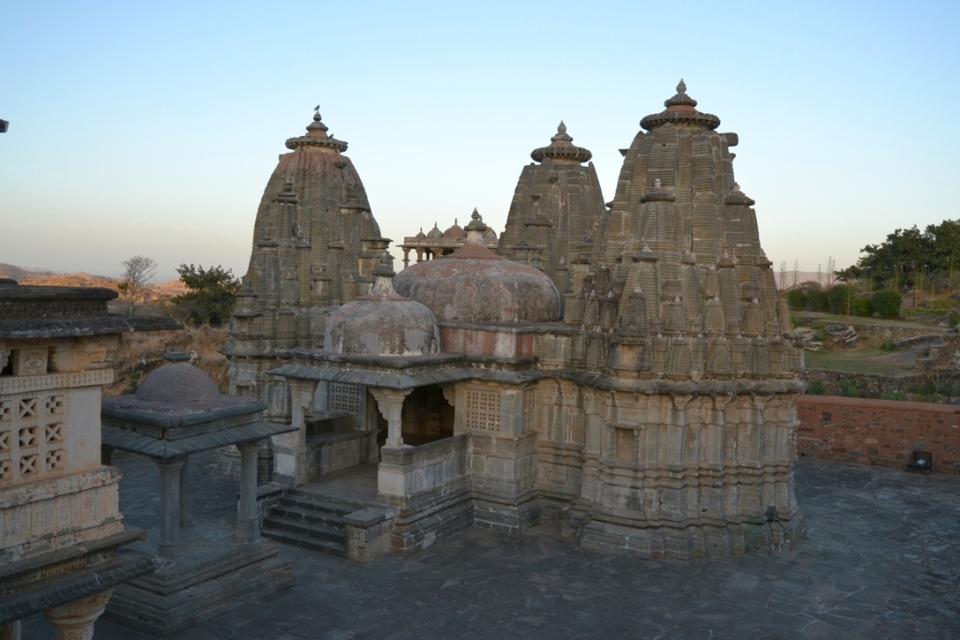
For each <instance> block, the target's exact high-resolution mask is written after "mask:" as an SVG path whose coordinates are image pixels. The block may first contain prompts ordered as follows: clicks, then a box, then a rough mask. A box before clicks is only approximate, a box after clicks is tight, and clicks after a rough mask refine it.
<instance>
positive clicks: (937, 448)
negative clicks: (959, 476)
mask: <svg viewBox="0 0 960 640" xmlns="http://www.w3.org/2000/svg"><path fill="white" fill-rule="evenodd" d="M797 417H798V418H799V419H800V428H799V429H798V430H797V453H798V454H799V455H801V456H809V457H811V458H824V459H828V460H844V461H847V462H859V463H861V464H878V465H883V466H888V467H903V466H904V465H905V464H906V463H907V462H908V461H910V460H912V459H913V451H914V450H920V451H929V452H931V453H933V470H934V472H936V473H957V472H958V471H960V407H957V406H954V405H949V404H930V403H925V402H894V401H891V400H868V399H864V398H840V397H837V396H801V398H800V402H799V403H798V405H797Z"/></svg>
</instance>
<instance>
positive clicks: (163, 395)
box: [133, 362, 220, 404]
mask: <svg viewBox="0 0 960 640" xmlns="http://www.w3.org/2000/svg"><path fill="white" fill-rule="evenodd" d="M133 395H134V396H135V397H136V399H137V400H140V401H141V402H166V403H170V404H180V403H186V402H213V401H216V400H218V399H219V398H220V389H219V388H218V387H217V383H216V382H214V381H213V378H211V377H210V376H208V375H207V374H206V373H205V372H203V371H201V370H200V369H198V368H196V367H195V366H193V365H192V364H190V363H189V362H171V363H170V364H165V365H163V366H162V367H159V368H157V369H154V370H153V371H151V372H150V373H148V374H147V376H146V377H145V378H144V379H143V381H141V382H140V385H139V386H138V387H137V390H136V392H134V394H133Z"/></svg>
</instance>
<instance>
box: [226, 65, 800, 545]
mask: <svg viewBox="0 0 960 640" xmlns="http://www.w3.org/2000/svg"><path fill="white" fill-rule="evenodd" d="M665 107H666V108H665V109H664V110H663V111H661V112H659V113H655V114H652V115H648V116H646V117H644V118H643V119H642V120H641V122H640V126H641V128H642V131H640V132H638V133H637V134H636V136H635V137H634V139H633V142H632V144H631V145H630V147H629V148H628V149H626V150H623V151H622V153H623V155H624V161H623V167H622V169H621V172H620V178H619V180H618V183H617V190H616V193H615V195H614V198H613V200H612V201H611V202H610V203H608V204H604V200H603V196H602V194H601V190H600V185H599V182H598V181H597V177H596V173H595V171H594V168H593V166H592V164H587V165H585V164H584V163H585V162H587V161H589V159H590V157H591V154H590V152H589V151H588V150H586V149H585V148H582V147H577V146H574V145H573V144H572V138H571V137H570V136H569V135H567V133H566V126H565V125H564V124H563V123H561V125H560V127H559V130H558V132H557V134H556V135H555V136H554V137H553V138H552V139H551V144H550V145H549V146H546V147H543V148H540V149H537V150H535V151H534V152H533V154H532V157H533V159H534V160H535V161H536V162H535V164H531V165H528V166H526V167H524V168H523V170H522V172H521V175H520V180H519V182H518V184H517V188H516V193H515V196H514V199H513V202H512V204H511V207H510V211H509V215H508V220H507V227H506V229H505V230H504V231H503V233H502V234H501V235H500V238H499V246H498V250H497V251H496V252H494V251H491V250H490V248H489V244H490V243H489V238H490V234H489V233H488V232H487V231H488V228H487V226H486V225H485V224H484V223H483V222H482V219H481V218H480V216H479V214H478V213H477V212H474V215H473V216H472V220H471V221H470V223H469V224H467V225H465V227H464V233H465V234H466V238H465V239H464V241H463V244H462V245H458V248H456V250H454V251H453V252H452V253H448V254H447V255H433V256H432V258H433V259H430V260H425V261H421V262H417V263H416V264H413V265H410V266H409V267H408V268H407V269H405V270H404V271H403V272H401V273H399V274H395V273H394V271H393V267H392V260H391V259H390V258H389V256H388V255H387V254H386V252H385V249H386V247H387V244H388V242H389V241H388V240H385V239H383V238H381V237H380V234H379V232H378V231H377V226H376V223H375V221H374V220H373V218H372V216H371V214H370V210H369V206H368V205H367V203H366V199H365V196H364V192H363V189H362V186H361V185H360V182H359V178H358V177H357V175H356V172H355V171H354V169H353V166H352V165H351V164H350V162H349V160H347V159H346V158H344V157H342V156H341V155H340V153H341V152H342V151H343V150H345V147H346V145H345V143H340V142H338V141H336V140H334V139H333V138H330V137H328V136H327V134H326V127H324V126H323V125H322V124H321V123H320V121H319V116H316V117H315V123H314V124H312V125H310V128H308V134H307V136H304V137H303V138H294V139H292V140H290V141H288V142H287V145H288V147H290V148H291V149H293V150H294V152H293V153H291V154H287V155H285V156H282V157H281V162H280V164H279V166H278V168H277V170H276V171H275V173H274V175H273V176H272V178H271V180H270V182H269V183H268V186H267V190H266V193H265V195H264V199H263V202H262V204H261V208H260V212H259V214H258V217H257V224H256V228H255V230H254V251H253V256H252V259H251V267H250V271H249V272H248V274H247V276H246V278H245V286H244V290H243V294H242V297H241V299H240V303H239V304H238V307H237V311H236V312H235V314H234V317H233V320H232V323H231V336H232V341H231V344H230V345H229V346H228V348H227V350H226V352H227V353H228V355H229V356H230V357H231V385H232V387H234V388H235V389H237V390H239V391H241V392H243V393H245V394H247V395H254V396H256V397H258V398H260V399H261V400H263V401H264V402H266V403H267V404H268V405H269V407H270V410H271V411H272V412H273V413H272V418H273V419H275V420H277V421H289V422H290V424H291V426H293V427H296V430H295V431H293V432H291V433H289V434H284V435H280V436H276V437H275V438H274V450H275V454H276V467H275V478H276V479H277V480H278V481H279V482H282V483H285V484H286V485H287V489H286V493H285V495H286V497H285V498H281V499H280V504H279V505H278V506H277V507H275V508H274V510H273V511H272V512H271V513H270V514H269V515H268V516H267V518H266V520H265V522H264V526H265V529H264V535H269V536H270V537H274V538H279V539H286V540H287V541H288V542H294V543H297V544H303V545H304V546H311V544H312V545H313V548H323V549H324V550H328V551H331V552H334V553H340V554H341V555H346V556H347V557H350V558H352V559H355V560H359V561H367V560H370V559H372V558H374V557H376V556H377V555H380V554H382V553H385V552H393V553H397V554H401V555H406V554H409V553H412V552H415V551H416V550H418V549H422V548H424V547H426V546H429V545H430V544H431V543H432V542H433V541H434V540H436V539H437V538H439V537H442V536H445V535H449V534H452V533H454V532H456V531H457V530H460V529H462V528H464V527H468V526H471V525H475V526H484V527H491V528H495V529H500V530H504V531H522V530H524V529H526V528H528V527H530V526H531V525H533V524H536V523H537V522H539V521H542V520H553V521H556V522H558V523H559V524H560V526H561V528H562V531H563V532H565V534H567V535H569V536H571V537H573V538H575V539H576V540H578V541H579V543H580V544H581V545H582V546H584V547H589V548H594V549H602V550H608V551H612V552H618V553H630V554H636V555H639V556H642V557H647V558H659V557H669V558H693V557H711V556H721V557H722V556H728V555H733V554H738V553H743V552H745V551H750V550H778V549H790V548H793V547H794V546H795V544H796V541H797V539H798V538H799V537H801V536H802V535H803V532H804V524H803V518H802V515H801V513H800V511H799V509H798V506H797V503H796V499H795V497H794V487H793V471H792V468H793V463H794V460H795V458H796V443H795V430H796V428H797V424H798V423H797V417H796V403H797V400H798V397H799V395H800V393H801V392H802V390H803V384H802V382H801V381H800V380H799V379H798V373H799V371H800V369H801V368H802V366H803V353H802V349H800V348H799V347H798V346H797V345H795V344H793V343H792V342H790V341H788V340H786V339H785V338H784V332H785V331H788V330H789V329H790V323H789V315H788V313H787V310H786V307H785V306H784V304H783V303H782V302H781V301H780V299H779V298H778V295H777V291H776V287H775V283H774V274H773V272H772V270H771V264H770V261H769V260H767V258H766V257H765V255H764V253H763V250H762V249H761V247H760V241H759V233H758V227H757V220H756V214H755V212H754V209H753V208H752V207H753V204H754V202H753V200H751V199H750V198H748V197H747V196H746V195H745V194H744V193H743V192H742V191H741V190H740V188H739V186H738V185H737V183H736V182H735V181H734V175H733V160H734V154H733V153H731V151H730V148H731V147H733V146H735V145H736V144H737V141H738V138H737V135H736V134H733V133H718V132H717V128H718V127H719V125H720V120H719V118H717V117H716V116H714V115H711V114H708V113H703V112H701V111H699V110H697V108H696V107H697V102H696V101H695V100H693V99H692V98H691V97H690V96H689V95H687V93H686V87H685V86H684V84H683V82H682V81H681V83H680V85H679V86H678V87H677V93H676V95H674V96H673V97H671V98H670V99H668V100H667V101H666V102H665ZM485 232H487V233H486V239H485ZM345 495H349V499H346V498H344V496H345ZM284 500H287V503H284ZM311 500H312V501H313V503H314V504H315V506H316V505H319V504H320V503H324V502H326V503H329V502H331V501H332V502H337V501H338V500H339V501H340V504H341V510H340V511H341V513H340V516H341V517H340V521H341V524H340V526H341V528H342V530H343V533H342V539H340V540H337V539H335V537H332V536H331V534H330V531H329V526H330V524H329V523H330V522H331V520H326V521H325V522H326V523H327V524H326V525H324V526H325V527H327V529H326V530H324V531H322V532H316V533H317V535H316V539H317V540H319V539H321V538H322V539H323V540H325V542H323V543H322V544H321V543H320V542H315V543H310V537H311V535H312V534H311V531H310V530H309V529H310V527H309V526H301V525H302V523H300V524H296V523H294V524H291V523H289V522H287V521H286V519H288V518H289V517H291V514H292V513H293V512H294V511H296V509H291V508H290V507H289V505H290V504H294V503H295V504H296V505H297V509H300V510H301V511H300V512H299V513H300V515H301V517H302V516H303V514H302V509H303V508H304V507H305V506H309V505H310V504H311ZM290 501H293V503H291V502H290ZM284 504H287V507H284ZM316 508H317V509H319V508H320V507H319V506H316ZM285 531H286V532H289V531H297V533H296V535H290V534H288V533H285ZM321 534H322V535H321Z"/></svg>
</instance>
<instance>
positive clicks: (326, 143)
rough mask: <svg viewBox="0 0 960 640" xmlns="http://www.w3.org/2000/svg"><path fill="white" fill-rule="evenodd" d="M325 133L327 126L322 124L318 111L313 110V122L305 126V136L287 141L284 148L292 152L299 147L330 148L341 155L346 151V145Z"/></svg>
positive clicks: (330, 134)
mask: <svg viewBox="0 0 960 640" xmlns="http://www.w3.org/2000/svg"><path fill="white" fill-rule="evenodd" d="M327 131H328V128H327V125H325V124H324V123H323V120H322V118H321V116H320V109H319V108H317V109H314V113H313V122H311V123H310V124H308V125H307V135H305V136H300V137H299V138H290V139H288V140H287V142H286V146H287V148H288V149H294V150H295V149H298V148H300V147H305V146H312V147H331V148H333V149H336V150H337V151H338V152H341V153H342V152H344V151H346V150H347V143H346V142H344V141H342V140H337V139H336V138H334V137H333V134H332V133H327Z"/></svg>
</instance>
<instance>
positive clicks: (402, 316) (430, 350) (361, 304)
mask: <svg viewBox="0 0 960 640" xmlns="http://www.w3.org/2000/svg"><path fill="white" fill-rule="evenodd" d="M373 275H374V276H376V282H375V283H374V285H373V289H372V290H371V291H370V293H369V294H367V295H365V296H360V297H359V298H355V299H354V300H352V301H351V302H348V303H347V304H345V305H343V306H341V307H340V308H339V309H337V310H336V311H334V312H333V313H331V314H330V318H329V319H328V320H327V328H326V331H325V333H324V336H323V348H324V350H325V351H329V352H331V353H342V354H346V355H358V356H426V355H431V354H435V353H439V351H440V328H439V327H438V326H437V318H436V316H434V314H433V312H432V311H430V309H428V308H427V307H425V306H424V305H422V304H420V303H419V302H414V301H413V300H410V299H408V298H404V297H403V296H401V295H399V294H397V292H396V291H395V290H394V288H393V277H394V275H396V274H395V273H394V271H393V268H392V267H391V266H390V257H389V254H385V255H384V257H383V258H382V259H381V261H380V265H379V266H378V267H377V268H376V269H374V271H373Z"/></svg>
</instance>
